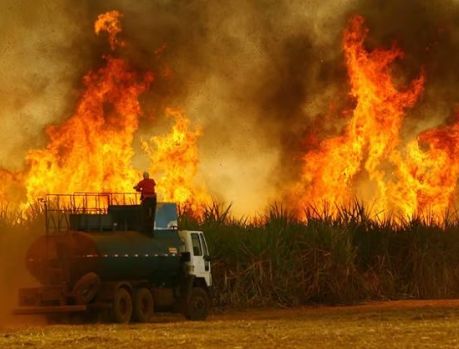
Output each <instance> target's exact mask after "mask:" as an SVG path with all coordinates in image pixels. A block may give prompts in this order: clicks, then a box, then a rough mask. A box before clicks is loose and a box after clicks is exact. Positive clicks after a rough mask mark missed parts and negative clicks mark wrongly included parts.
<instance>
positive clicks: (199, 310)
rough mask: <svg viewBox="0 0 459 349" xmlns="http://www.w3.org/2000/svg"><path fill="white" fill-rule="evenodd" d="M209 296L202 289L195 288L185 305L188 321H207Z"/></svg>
mask: <svg viewBox="0 0 459 349" xmlns="http://www.w3.org/2000/svg"><path fill="white" fill-rule="evenodd" d="M209 303H210V301H209V296H208V295H207V292H206V291H205V290H204V289H202V288H201V287H193V288H192V289H191V294H190V295H189V297H188V300H187V302H186V304H185V311H184V313H185V317H186V318H187V319H188V320H193V321H199V320H205V319H206V318H207V315H208V314H209Z"/></svg>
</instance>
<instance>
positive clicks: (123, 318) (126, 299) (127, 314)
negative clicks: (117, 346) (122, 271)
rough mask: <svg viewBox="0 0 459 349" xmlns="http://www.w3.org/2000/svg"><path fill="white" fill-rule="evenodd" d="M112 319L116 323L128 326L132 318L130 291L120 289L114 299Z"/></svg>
mask: <svg viewBox="0 0 459 349" xmlns="http://www.w3.org/2000/svg"><path fill="white" fill-rule="evenodd" d="M112 317H113V320H114V321H115V322H118V323H120V324H126V323H128V322H129V321H130V320H131V317H132V297H131V294H130V293H129V291H128V290H126V289H125V288H119V289H117V290H116V291H115V297H114V299H113V308H112Z"/></svg>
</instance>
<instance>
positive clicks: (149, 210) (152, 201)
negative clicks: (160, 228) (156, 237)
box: [134, 171, 156, 233]
mask: <svg viewBox="0 0 459 349" xmlns="http://www.w3.org/2000/svg"><path fill="white" fill-rule="evenodd" d="M155 187H156V182H155V180H154V179H152V178H150V174H149V173H148V172H147V171H145V172H144V173H143V179H142V180H141V181H140V182H139V183H137V185H136V186H135V187H134V189H135V190H136V191H138V192H139V193H140V201H141V203H142V225H143V228H144V231H145V232H149V233H152V232H153V229H154V224H155V213H156V190H155Z"/></svg>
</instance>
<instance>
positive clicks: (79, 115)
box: [25, 56, 153, 202]
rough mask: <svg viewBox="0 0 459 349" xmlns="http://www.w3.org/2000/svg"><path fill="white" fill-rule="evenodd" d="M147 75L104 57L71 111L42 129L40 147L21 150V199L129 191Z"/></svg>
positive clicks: (134, 174) (149, 77)
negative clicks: (23, 171) (23, 152)
mask: <svg viewBox="0 0 459 349" xmlns="http://www.w3.org/2000/svg"><path fill="white" fill-rule="evenodd" d="M152 80H153V75H152V74H151V73H145V74H143V75H141V74H138V73H136V72H134V71H133V70H132V69H131V68H130V67H129V65H128V64H127V63H126V62H125V61H124V60H122V59H119V58H113V57H110V56H108V57H107V58H106V64H105V66H104V67H102V68H99V69H97V70H95V71H93V72H90V73H89V74H87V75H86V76H85V77H84V79H83V81H84V85H85V91H84V92H83V94H82V96H81V98H80V101H79V102H78V106H77V108H76V112H75V114H74V115H73V116H71V117H70V118H69V119H68V120H66V121H65V122H64V123H62V124H61V125H52V126H49V127H48V128H47V130H46V133H47V135H48V138H49V143H48V145H47V146H46V148H44V149H38V150H31V151H29V153H28V154H27V157H26V162H27V164H28V167H29V170H28V174H27V176H26V180H25V186H26V189H27V201H28V202H33V200H34V199H36V198H37V197H41V196H43V195H45V194H46V193H72V192H78V191H90V192H100V191H104V192H109V191H123V192H129V191H132V183H135V182H136V180H137V178H138V171H136V170H134V168H133V167H132V165H131V162H132V157H133V155H134V151H133V149H132V142H133V139H134V135H135V132H136V131H137V129H138V126H139V117H140V115H141V109H140V104H139V100H138V98H139V95H140V94H141V93H142V92H144V91H145V90H146V89H147V88H148V87H149V85H150V83H151V82H152Z"/></svg>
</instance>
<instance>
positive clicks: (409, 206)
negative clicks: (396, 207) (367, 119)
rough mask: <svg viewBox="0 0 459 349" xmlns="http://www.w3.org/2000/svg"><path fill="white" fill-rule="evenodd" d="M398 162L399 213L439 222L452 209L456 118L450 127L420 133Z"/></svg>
mask: <svg viewBox="0 0 459 349" xmlns="http://www.w3.org/2000/svg"><path fill="white" fill-rule="evenodd" d="M397 156H398V158H399V159H400V164H401V166H400V168H399V178H400V179H401V180H400V182H399V183H397V185H396V186H395V187H394V191H393V192H394V198H395V200H396V201H397V202H400V205H402V208H403V211H404V212H407V213H409V214H411V215H414V214H416V215H421V216H423V215H424V216H428V217H431V218H433V219H434V220H437V221H442V220H444V219H445V218H446V216H447V215H448V214H450V213H451V212H448V211H451V210H453V209H454V206H455V194H457V193H456V191H457V182H458V178H459V115H457V116H456V120H455V122H454V123H453V124H451V125H448V126H441V127H438V128H434V129H431V130H427V131H424V132H422V133H421V134H420V135H419V136H418V138H417V139H416V140H414V141H412V142H410V143H409V144H408V146H407V151H406V155H405V157H402V155H400V154H397Z"/></svg>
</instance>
